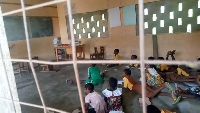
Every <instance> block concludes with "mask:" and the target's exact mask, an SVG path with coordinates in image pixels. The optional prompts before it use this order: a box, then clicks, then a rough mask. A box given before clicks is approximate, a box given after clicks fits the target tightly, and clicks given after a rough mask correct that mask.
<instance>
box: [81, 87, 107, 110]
mask: <svg viewBox="0 0 200 113" xmlns="http://www.w3.org/2000/svg"><path fill="white" fill-rule="evenodd" d="M84 92H85V94H86V97H85V110H86V113H106V112H107V108H106V103H105V101H104V99H103V97H102V96H101V95H100V94H98V93H97V92H95V91H94V85H93V84H92V83H88V84H86V85H85V90H84ZM90 106H91V108H90Z"/></svg>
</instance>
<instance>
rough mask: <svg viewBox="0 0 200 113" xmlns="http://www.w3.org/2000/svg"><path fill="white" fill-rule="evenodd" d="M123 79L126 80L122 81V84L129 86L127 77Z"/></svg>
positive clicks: (125, 86)
mask: <svg viewBox="0 0 200 113" xmlns="http://www.w3.org/2000/svg"><path fill="white" fill-rule="evenodd" d="M123 81H124V82H123V83H122V84H123V87H124V88H127V87H128V81H127V78H125V77H124V78H123Z"/></svg>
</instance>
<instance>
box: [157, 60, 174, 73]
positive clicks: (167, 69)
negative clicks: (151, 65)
mask: <svg viewBox="0 0 200 113" xmlns="http://www.w3.org/2000/svg"><path fill="white" fill-rule="evenodd" d="M158 60H165V59H164V58H163V57H158ZM176 69H177V66H169V65H166V64H158V65H157V70H158V71H160V72H174V71H176Z"/></svg>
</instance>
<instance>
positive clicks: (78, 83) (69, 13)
mask: <svg viewBox="0 0 200 113" xmlns="http://www.w3.org/2000/svg"><path fill="white" fill-rule="evenodd" d="M67 10H68V16H69V26H70V33H71V41H72V54H73V55H72V57H73V66H74V72H75V77H76V82H77V86H78V93H79V98H80V101H81V107H82V112H83V113H85V104H84V101H83V96H82V91H81V85H80V79H79V73H78V67H77V62H76V61H77V56H76V45H75V38H74V28H73V22H72V9H71V0H67Z"/></svg>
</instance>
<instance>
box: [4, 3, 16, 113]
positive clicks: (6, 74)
mask: <svg viewBox="0 0 200 113" xmlns="http://www.w3.org/2000/svg"><path fill="white" fill-rule="evenodd" d="M0 31H1V34H2V35H4V36H5V34H6V33H5V28H4V22H3V17H2V11H1V7H0ZM4 36H2V37H1V38H5V37H4ZM1 38H0V41H1V42H2V40H1ZM2 51H3V50H2V45H1V43H0V55H1V57H0V59H1V62H2V64H3V66H2V67H3V70H4V71H5V77H6V83H7V86H8V89H9V91H8V94H9V95H10V98H11V101H12V102H11V103H12V105H13V108H14V112H15V113H16V108H15V104H14V102H13V95H12V91H11V86H10V83H9V79H8V73H7V70H6V65H5V62H4V58H3V52H2ZM1 74H3V73H2V72H1ZM5 93H6V92H5ZM10 109H11V108H10Z"/></svg>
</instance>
